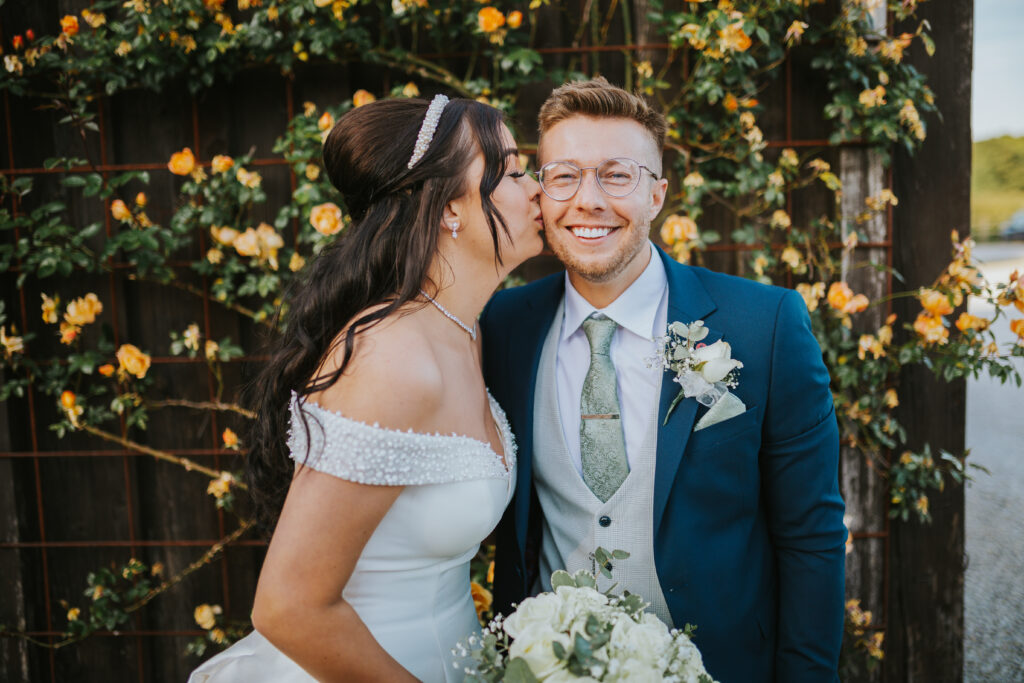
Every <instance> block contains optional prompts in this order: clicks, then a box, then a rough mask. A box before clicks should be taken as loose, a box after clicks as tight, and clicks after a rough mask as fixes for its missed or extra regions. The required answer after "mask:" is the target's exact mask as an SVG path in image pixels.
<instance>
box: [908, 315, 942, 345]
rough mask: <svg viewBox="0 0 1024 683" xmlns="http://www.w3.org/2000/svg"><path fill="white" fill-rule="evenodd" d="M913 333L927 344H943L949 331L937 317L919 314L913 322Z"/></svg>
mask: <svg viewBox="0 0 1024 683" xmlns="http://www.w3.org/2000/svg"><path fill="white" fill-rule="evenodd" d="M914 331H915V332H917V333H918V334H919V335H921V338H922V339H923V340H924V341H925V342H926V343H928V344H945V343H946V341H947V339H948V338H949V330H947V329H946V326H945V325H943V324H942V318H941V317H939V316H933V315H929V314H928V313H924V312H922V313H920V314H918V316H917V320H915V321H914Z"/></svg>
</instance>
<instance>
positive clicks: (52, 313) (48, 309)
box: [41, 294, 60, 325]
mask: <svg viewBox="0 0 1024 683" xmlns="http://www.w3.org/2000/svg"><path fill="white" fill-rule="evenodd" d="M41 296H42V297H43V306H42V309H43V322H44V323H49V324H51V325H52V324H54V323H56V322H57V305H58V304H59V303H60V299H59V298H58V299H51V298H50V297H48V296H46V295H45V294H42V295H41Z"/></svg>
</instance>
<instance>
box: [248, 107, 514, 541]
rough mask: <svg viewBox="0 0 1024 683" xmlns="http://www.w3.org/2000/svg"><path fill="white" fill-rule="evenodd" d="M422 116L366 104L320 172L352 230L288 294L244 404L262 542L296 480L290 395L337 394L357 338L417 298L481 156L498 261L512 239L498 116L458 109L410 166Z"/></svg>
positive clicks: (348, 119)
mask: <svg viewBox="0 0 1024 683" xmlns="http://www.w3.org/2000/svg"><path fill="white" fill-rule="evenodd" d="M426 111H427V102H425V101H423V100H420V99H394V100H382V101H378V102H374V103H371V104H368V105H364V106H362V107H359V108H357V109H354V110H352V111H350V112H348V113H346V114H345V115H344V116H342V117H341V118H340V119H339V120H338V123H337V124H336V125H335V126H334V129H333V130H332V131H331V132H330V134H329V135H328V136H327V140H326V141H325V143H324V148H323V162H324V168H325V169H326V171H327V174H328V177H329V178H330V180H331V183H332V184H333V185H334V186H335V187H336V188H337V189H338V191H339V192H340V193H341V195H342V198H343V200H344V203H345V206H346V208H347V209H348V213H349V215H350V216H351V217H352V222H351V224H350V225H349V226H348V227H347V228H346V229H345V231H344V232H343V233H342V235H341V237H340V239H338V240H337V241H335V242H334V243H332V244H331V245H329V246H328V247H327V248H325V249H324V250H323V251H322V252H321V253H320V254H319V255H318V256H317V257H316V259H314V260H313V261H312V262H311V263H310V265H309V267H308V268H307V269H306V270H305V271H304V273H303V275H302V276H301V277H299V278H297V280H296V282H295V283H294V284H293V285H292V286H291V287H290V288H289V290H288V292H287V293H286V296H285V301H286V306H285V307H286V309H287V315H286V317H285V325H284V329H283V333H282V334H279V335H277V336H275V337H274V338H272V339H271V340H270V341H269V344H268V346H269V349H268V351H269V355H270V361H269V362H268V363H267V364H266V365H264V366H263V367H262V368H261V369H260V371H259V373H258V375H257V376H256V378H255V379H254V380H253V381H252V382H251V383H250V384H249V385H248V386H247V387H246V388H245V389H244V391H243V397H242V398H243V403H244V404H245V405H247V406H249V407H250V408H251V409H252V410H253V411H254V412H255V413H256V419H255V420H254V422H253V424H252V427H251V429H250V430H249V432H248V435H247V436H248V438H247V441H248V443H247V446H248V448H249V453H248V456H247V459H246V483H247V485H248V487H249V493H250V495H251V497H252V499H253V502H254V503H255V510H256V516H257V520H258V522H259V525H260V528H261V530H262V531H263V532H264V533H269V532H271V531H272V530H273V527H274V525H276V523H277V518H278V516H279V514H280V512H281V507H282V505H283V504H284V498H285V494H286V493H287V491H288V485H289V483H290V482H291V478H292V473H293V463H292V461H291V460H290V458H289V454H288V443H287V441H288V429H289V423H290V421H289V406H290V404H291V392H292V391H294V392H296V393H297V394H298V395H299V396H305V395H308V394H312V393H315V392H318V391H322V390H324V389H326V388H328V387H330V386H332V385H333V384H334V383H335V382H337V381H338V379H339V378H340V377H341V375H342V373H343V372H344V371H345V368H346V367H347V366H348V363H349V361H350V359H351V357H352V352H353V348H354V343H355V341H356V339H357V337H358V336H359V335H360V334H361V333H363V332H365V331H366V330H367V329H369V328H371V327H373V326H374V325H376V324H377V323H379V322H380V321H382V320H384V319H385V318H387V317H388V316H390V315H392V314H395V313H396V312H397V311H398V310H399V309H400V308H402V307H403V306H405V305H406V304H408V303H409V302H410V301H412V300H413V299H415V298H416V297H417V296H418V295H419V290H420V287H422V286H423V284H424V283H425V282H426V281H427V279H428V268H429V267H430V264H431V263H432V262H433V261H434V258H435V256H436V255H437V250H438V239H439V235H440V234H441V230H442V228H441V223H442V218H443V212H444V208H445V205H447V203H448V202H449V201H451V200H453V199H456V198H458V197H460V196H462V195H463V194H465V192H466V191H467V190H469V187H468V186H467V183H468V181H467V178H466V171H467V169H468V168H469V166H470V163H471V162H472V160H473V158H474V157H475V156H476V154H478V153H482V154H483V157H484V173H483V177H482V179H481V180H480V188H479V191H480V199H481V204H482V208H483V211H484V215H485V216H486V218H487V223H488V224H489V226H490V230H491V236H492V238H493V241H494V257H495V262H496V263H497V264H500V263H501V253H500V247H499V239H498V237H499V232H498V231H499V229H500V230H502V231H503V232H504V233H505V235H506V237H507V236H508V227H507V226H506V224H505V220H504V218H503V217H502V215H501V213H500V212H499V211H498V210H497V208H496V207H495V205H494V203H493V201H492V199H491V195H492V194H493V192H494V190H495V189H496V188H497V187H498V184H499V183H500V182H501V180H502V177H503V176H504V175H505V172H506V161H507V153H508V150H507V144H506V142H505V139H504V138H503V127H502V124H503V118H502V115H501V113H500V112H499V111H498V110H496V109H494V108H493V107H489V106H487V105H485V104H481V103H479V102H475V101H473V100H465V99H456V100H452V101H450V102H449V103H448V104H447V106H445V108H444V110H443V111H442V113H441V117H440V121H439V122H438V125H437V130H436V131H435V133H434V137H433V140H432V141H431V143H430V146H429V148H428V149H427V152H426V154H425V155H424V156H423V158H422V159H420V160H419V162H418V163H417V164H416V165H415V166H414V167H413V168H412V169H409V168H407V166H406V165H407V164H408V162H409V159H410V157H411V156H412V153H413V146H414V145H415V142H416V137H417V134H418V133H419V129H420V125H421V124H422V123H423V119H424V115H425V114H426ZM499 226H500V228H499ZM369 308H373V309H374V310H372V311H371V312H366V311H367V309H369ZM280 316H281V312H280V311H279V312H278V320H277V321H275V322H278V323H279V322H280ZM274 327H275V329H279V327H280V326H279V325H277V324H275V326H274ZM346 327H347V328H348V330H347V333H346V334H345V335H344V337H343V338H339V337H338V333H339V332H341V331H342V330H343V329H345V328H346ZM338 344H344V353H343V356H342V361H341V365H340V367H339V368H338V369H337V370H336V371H334V372H333V373H330V374H326V375H323V376H318V377H317V378H316V379H315V381H311V380H312V379H313V374H314V372H316V370H317V368H318V367H319V366H320V364H321V361H322V360H323V359H324V358H325V356H327V354H329V353H331V352H332V351H333V349H334V347H335V346H336V345H338ZM307 455H308V454H307Z"/></svg>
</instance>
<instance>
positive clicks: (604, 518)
mask: <svg viewBox="0 0 1024 683" xmlns="http://www.w3.org/2000/svg"><path fill="white" fill-rule="evenodd" d="M597 523H598V524H600V525H601V526H611V525H612V518H611V517H609V516H608V515H601V519H599V520H597Z"/></svg>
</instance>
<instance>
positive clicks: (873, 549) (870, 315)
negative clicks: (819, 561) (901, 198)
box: [839, 147, 889, 681]
mask: <svg viewBox="0 0 1024 683" xmlns="http://www.w3.org/2000/svg"><path fill="white" fill-rule="evenodd" d="M839 177H840V178H841V179H842V181H843V194H842V198H841V204H840V216H841V220H842V231H843V232H842V234H843V239H844V240H846V239H847V238H848V237H849V236H850V235H851V233H858V234H859V235H860V237H861V238H862V239H864V241H866V242H868V243H875V244H880V243H882V242H884V241H885V239H886V220H885V215H884V214H882V215H876V216H874V217H872V218H870V219H868V220H867V221H864V222H862V223H857V220H856V217H857V216H858V215H860V214H864V213H865V211H866V209H867V206H866V204H865V200H866V199H867V198H868V197H877V196H878V195H879V193H880V192H881V191H882V189H883V188H884V187H885V168H884V166H883V164H882V156H881V154H880V153H879V152H877V151H873V150H870V149H864V148H857V147H844V148H843V149H841V150H840V152H839ZM886 256H887V254H886V250H885V249H881V248H877V247H875V248H870V249H867V248H859V249H847V250H845V251H844V252H843V259H842V279H843V280H844V281H845V282H847V283H848V284H849V285H850V287H851V288H852V289H853V290H854V291H855V292H857V293H858V294H864V295H866V296H867V297H868V298H869V299H871V300H872V301H877V300H878V299H880V298H882V297H884V296H885V295H886V294H888V286H889V283H888V275H887V274H886V273H885V272H883V271H880V270H877V269H875V268H873V267H872V266H873V265H877V264H885V263H886ZM885 317H886V309H885V307H882V306H876V307H874V308H870V309H868V310H867V311H865V312H864V313H861V314H859V315H858V316H856V318H854V320H855V322H854V328H853V332H854V333H855V334H856V335H858V336H859V335H861V334H875V333H877V331H878V328H879V327H881V326H882V324H884V322H885ZM840 455H841V465H840V487H841V490H842V494H843V499H844V500H845V501H846V526H847V528H848V529H849V530H850V533H851V534H864V533H866V534H869V535H867V536H861V537H857V538H855V540H854V542H853V545H852V548H851V550H850V552H849V554H848V555H847V556H846V599H847V600H850V599H856V600H860V605H861V608H862V609H865V610H869V611H870V612H871V613H872V615H873V619H872V625H878V624H879V623H880V622H883V623H884V613H885V572H886V566H885V565H886V561H885V559H886V558H885V551H886V546H885V537H884V532H885V530H886V529H885V516H886V498H887V490H888V489H887V485H886V482H885V480H884V479H883V478H882V476H881V475H880V474H879V471H878V469H877V467H876V466H875V465H874V462H876V461H877V460H878V459H879V458H883V457H885V456H884V454H882V453H865V452H863V451H862V450H860V449H858V448H853V447H851V446H848V445H844V446H843V447H842V449H841V451H840ZM845 645H846V648H847V653H848V654H849V658H850V659H853V660H859V659H862V658H863V655H862V654H860V653H855V652H854V650H853V648H852V645H853V644H852V643H846V644H845ZM879 674H880V671H879V670H876V671H875V672H873V673H872V674H868V673H867V672H865V671H860V672H858V675H857V680H858V681H876V680H878V678H879Z"/></svg>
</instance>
